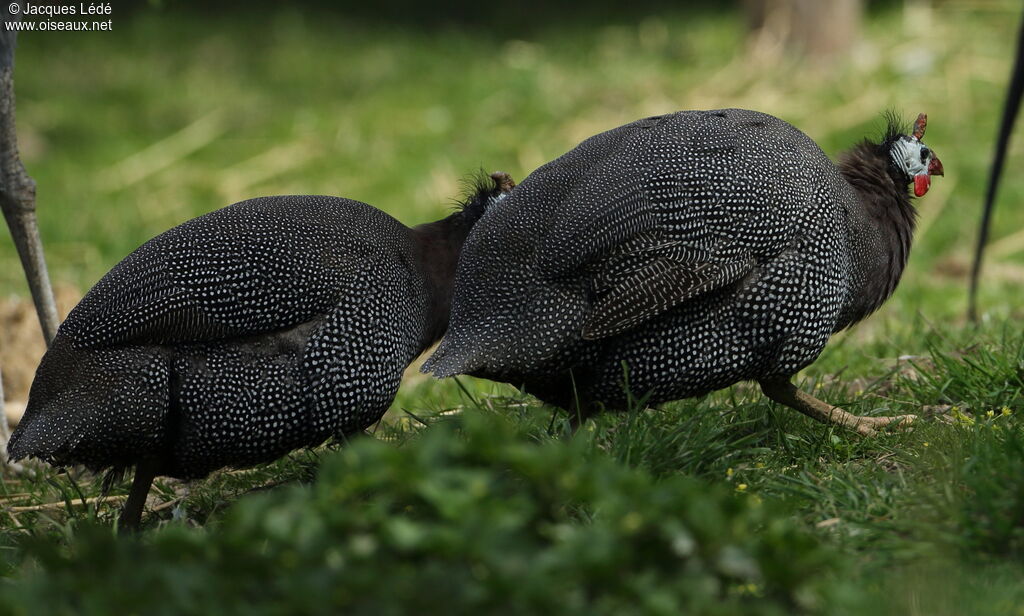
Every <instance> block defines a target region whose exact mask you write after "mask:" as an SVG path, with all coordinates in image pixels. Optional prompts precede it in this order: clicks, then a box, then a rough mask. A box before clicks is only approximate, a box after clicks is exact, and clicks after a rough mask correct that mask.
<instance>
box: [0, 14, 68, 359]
mask: <svg viewBox="0 0 1024 616" xmlns="http://www.w3.org/2000/svg"><path fill="white" fill-rule="evenodd" d="M13 47H14V33H3V34H2V40H0V209H2V210H3V213H4V218H6V219H7V226H8V227H9V228H10V230H11V236H12V237H13V238H14V245H15V246H16V247H17V248H18V255H19V256H20V257H21V264H22V267H24V269H25V276H26V277H27V278H28V284H29V289H31V291H32V300H33V301H34V302H35V305H36V312H37V313H38V315H39V323H40V325H41V326H42V328H43V337H44V338H46V344H50V341H52V340H53V337H54V336H55V335H56V333H57V324H58V321H57V305H56V303H55V302H54V300H53V288H52V287H51V286H50V276H49V274H48V273H47V271H46V261H45V259H44V258H43V244H42V241H41V240H40V239H39V228H38V227H37V226H36V212H35V209H36V183H35V182H34V181H33V180H32V178H30V177H29V176H28V173H26V171H25V166H24V165H22V164H21V159H20V158H19V157H18V136H17V132H16V130H15V123H14V50H13Z"/></svg>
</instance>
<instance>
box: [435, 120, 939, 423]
mask: <svg viewBox="0 0 1024 616" xmlns="http://www.w3.org/2000/svg"><path fill="white" fill-rule="evenodd" d="M889 145H891V140H889V141H887V143H886V146H884V147H886V148H887V147H888V146H889ZM861 147H863V148H865V152H868V150H870V152H869V157H871V165H875V167H877V168H875V167H872V168H871V169H869V170H868V171H866V172H865V173H867V174H868V175H869V176H870V180H871V181H872V182H875V183H876V184H878V186H877V188H878V190H880V191H888V192H885V198H887V199H888V198H889V197H890V196H891V197H892V199H893V204H892V207H893V209H894V211H896V210H898V212H896V213H893V214H892V216H894V217H896V216H899V217H902V218H900V229H899V233H900V234H904V233H905V234H906V237H905V238H904V237H903V235H900V236H899V238H897V239H892V238H891V237H890V235H891V233H890V230H889V229H885V228H883V225H880V224H879V223H878V222H877V220H878V217H877V216H876V214H875V212H874V211H873V210H872V211H871V212H868V211H867V210H868V209H870V208H868V207H867V206H863V207H862V206H861V205H860V204H861V203H862V195H861V192H860V191H861V188H860V187H855V185H854V184H856V181H855V180H850V181H847V179H846V178H845V177H844V173H846V172H845V171H844V172H842V173H841V172H840V168H839V167H837V166H836V164H834V163H832V162H831V161H830V160H829V159H828V157H827V156H825V154H824V153H823V152H822V151H821V149H820V148H819V147H818V146H817V145H816V144H815V143H814V142H813V141H811V139H809V138H808V137H807V136H806V135H804V134H803V133H801V132H800V131H798V130H797V129H795V128H793V127H792V126H791V125H789V124H787V123H786V122H783V121H782V120H779V119H778V118H775V117H772V116H769V115H766V114H762V113H758V112H753V111H746V110H738V109H727V110H719V111H699V112H698V111H691V112H678V113H675V114H670V115H665V116H659V117H653V118H647V119H644V120H640V121H637V122H634V123H632V124H628V125H626V126H622V127H619V128H616V129H613V130H611V131H608V132H605V133H602V134H599V135H596V136H594V137H592V138H590V139H587V140H586V141H584V142H582V143H581V144H580V145H579V146H577V147H576V148H575V149H573V150H572V151H570V152H568V153H567V154H565V155H564V156H562V157H560V158H558V159H556V160H554V161H552V162H550V163H548V164H546V165H544V166H542V167H540V168H539V169H537V170H536V171H535V172H534V173H532V174H531V175H530V176H529V177H527V178H526V179H525V180H524V181H523V182H522V183H521V184H519V186H517V187H516V189H515V190H514V191H512V193H511V194H509V196H508V197H507V198H506V199H505V200H504V201H503V202H502V203H501V204H500V205H499V206H498V207H495V208H493V209H491V210H489V211H488V212H487V213H486V214H485V216H484V217H483V218H482V219H481V221H480V223H479V224H478V225H477V226H476V227H475V228H474V230H473V231H472V233H471V234H470V236H469V238H468V239H467V241H466V244H465V246H464V248H463V252H462V256H461V258H460V263H459V267H458V271H457V274H456V282H455V292H454V298H453V304H452V317H451V324H450V327H449V331H448V333H447V334H446V335H445V338H444V340H443V341H442V343H441V346H440V347H439V348H438V350H437V351H436V352H435V353H434V355H433V356H432V357H431V358H430V359H429V360H428V361H427V363H426V364H425V365H424V371H427V372H433V373H434V374H435V375H437V376H441V377H444V376H450V375H454V374H460V373H466V374H470V375H474V376H480V377H485V378H490V379H495V380H500V381H505V382H508V383H511V384H513V385H517V386H522V385H525V388H526V390H527V391H529V392H531V393H534V394H535V395H537V396H539V397H540V398H542V399H544V400H545V401H547V402H551V403H554V404H557V405H559V406H563V407H566V408H568V407H570V406H573V405H574V403H576V402H583V403H600V404H602V405H605V406H608V407H619V408H621V407H622V406H624V405H625V403H626V402H627V399H628V397H629V396H630V395H632V396H635V397H637V398H639V397H641V396H648V398H647V399H648V400H649V401H650V402H651V403H658V402H663V401H668V400H676V399H680V398H686V397H690V396H696V395H701V394H704V393H707V392H709V391H713V390H716V389H720V388H723V387H726V386H728V385H731V384H733V383H736V382H737V381H741V380H748V379H749V380H763V379H771V378H773V377H778V376H789V375H792V374H794V373H796V372H797V371H798V370H800V369H801V368H803V367H805V366H807V365H808V364H810V363H811V362H813V361H814V360H815V359H816V358H817V357H818V355H819V354H820V353H821V351H822V349H823V348H824V346H825V343H826V341H827V340H828V339H829V336H830V335H831V334H832V333H833V332H835V331H837V330H839V329H842V328H843V327H846V326H847V325H849V324H851V323H853V322H855V321H857V320H859V319H861V318H863V317H864V316H866V314H868V313H870V311H871V310H873V309H875V308H877V305H878V304H880V303H881V301H883V300H884V299H885V297H888V294H889V293H891V292H892V288H894V287H895V281H896V280H898V278H899V271H902V266H903V264H904V263H905V252H906V250H905V249H906V248H908V247H909V233H910V232H911V231H912V228H913V213H912V208H910V205H909V199H908V197H907V194H906V193H907V184H906V182H908V181H909V178H905V177H904V176H902V175H897V176H893V177H895V178H896V179H892V178H891V177H890V174H892V173H898V172H897V171H893V170H891V169H889V168H888V167H887V165H888V162H887V156H886V155H881V156H875V155H874V151H875V148H881V147H883V146H874V145H870V144H865V145H863V146H861ZM936 160H937V159H936ZM871 165H869V167H870V166H871ZM876 180H877V181H876ZM901 192H902V196H900V195H901ZM890 193H891V194H890ZM872 203H873V202H872ZM872 207H874V206H873V205H872ZM887 207H888V206H887ZM906 208H910V212H909V213H907V212H906V211H905V210H906ZM886 215H888V214H886ZM890 242H892V243H895V244H898V246H897V252H899V250H902V253H900V254H897V255H895V256H893V254H892V251H891V250H890V247H889V243H890ZM900 247H903V248H902V249H901V248H900ZM885 268H889V269H885ZM883 269H884V271H885V274H886V275H887V276H888V275H890V270H892V271H893V275H894V278H893V281H892V283H891V285H890V286H889V287H885V288H879V289H878V290H877V292H876V290H875V289H874V288H873V285H876V282H875V280H874V279H875V278H878V276H879V272H881V271H882V270H883ZM896 270H898V271H896ZM877 284H881V285H882V286H883V287H884V286H885V284H887V283H886V282H882V283H877ZM868 287H872V289H871V290H870V293H866V289H867V288H868ZM865 295H870V296H871V297H870V299H867V300H866V299H865ZM875 296H877V297H875ZM627 373H628V374H627ZM627 378H628V384H629V390H630V391H629V392H628V393H627V391H626V389H625V387H624V385H625V381H626V379H627Z"/></svg>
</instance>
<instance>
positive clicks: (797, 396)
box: [760, 379, 917, 436]
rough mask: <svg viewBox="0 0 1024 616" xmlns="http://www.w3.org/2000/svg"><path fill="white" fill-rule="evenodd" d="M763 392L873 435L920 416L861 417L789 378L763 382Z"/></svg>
mask: <svg viewBox="0 0 1024 616" xmlns="http://www.w3.org/2000/svg"><path fill="white" fill-rule="evenodd" d="M760 385H761V391H763V392H764V395H766V396H768V397H769V398H770V399H772V400H774V401H775V402H778V403H779V404H784V405H786V406H788V407H789V408H791V409H794V410H797V411H800V412H801V413H803V414H804V415H807V416H808V417H810V418H811V419H814V420H816V421H820V422H822V423H826V424H836V425H840V426H842V427H844V428H849V429H850V430H856V431H857V432H858V433H860V434H861V435H863V436H872V435H874V434H875V433H876V432H878V431H879V430H882V429H884V428H886V427H888V426H892V427H895V428H905V427H907V426H908V425H910V423H911V422H913V421H914V420H915V419H917V416H916V415H898V416H896V417H861V416H859V415H853V414H852V413H847V412H846V411H844V410H843V409H841V408H839V407H838V406H832V405H830V404H827V403H825V402H822V401H821V400H818V399H817V398H815V397H814V396H812V395H810V394H808V393H805V392H803V391H801V390H799V389H797V387H796V386H795V385H793V384H792V383H790V382H789V379H772V380H764V381H760Z"/></svg>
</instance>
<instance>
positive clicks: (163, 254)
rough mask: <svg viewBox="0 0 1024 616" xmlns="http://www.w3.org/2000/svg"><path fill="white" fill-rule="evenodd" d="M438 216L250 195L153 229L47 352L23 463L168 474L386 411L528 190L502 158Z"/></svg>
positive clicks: (146, 477)
mask: <svg viewBox="0 0 1024 616" xmlns="http://www.w3.org/2000/svg"><path fill="white" fill-rule="evenodd" d="M491 177H492V179H493V185H492V182H491V180H483V181H482V182H480V183H479V186H478V187H477V191H476V193H475V194H474V195H473V196H472V197H471V198H469V199H468V200H467V201H466V202H465V203H464V204H463V205H462V207H461V208H460V209H459V210H458V211H456V212H455V213H453V214H452V215H450V216H448V217H447V218H445V219H443V220H440V221H438V222H434V223H429V224H424V225H420V226H418V227H415V228H412V229H410V228H408V227H406V226H404V225H403V224H401V223H400V222H398V221H397V220H395V219H394V218H392V217H391V216H388V215H387V214H385V213H384V212H381V211H380V210H377V209H376V208H373V207H371V206H369V205H367V204H365V203H360V202H358V201H352V200H350V199H343V198H339V197H323V196H284V197H264V198H259V199H252V200H250V201H243V202H241V203H236V204H234V205H231V206H228V207H226V208H224V209H221V210H218V211H216V212H213V213H210V214H207V215H205V216H201V217H199V218H196V219H193V220H191V221H189V222H186V223H184V224H182V225H180V226H178V227H175V228H173V229H171V230H170V231H167V232H165V233H163V234H161V235H159V236H157V237H156V238H154V239H152V240H150V241H149V242H147V243H146V244H144V245H143V246H142V247H140V248H139V249H137V250H136V251H135V252H133V253H132V254H130V255H128V257H126V258H125V259H124V260H123V261H121V262H120V263H119V264H118V265H117V266H115V267H114V269H113V270H111V271H110V272H109V273H108V274H107V275H106V276H104V277H103V278H102V279H101V280H100V281H99V282H98V283H97V284H96V286H95V287H93V289H92V290H91V291H89V293H88V294H86V296H85V297H84V298H83V299H82V301H81V303H79V304H78V306H77V307H76V308H75V309H74V310H72V311H71V313H70V314H69V315H68V318H67V320H66V321H65V322H64V323H63V324H62V325H61V327H60V329H59V331H58V333H57V336H56V339H55V340H54V342H53V345H52V346H51V348H50V350H49V351H48V352H47V353H46V355H45V356H44V357H43V360H42V362H41V363H40V365H39V368H38V371H37V372H36V377H35V381H34V382H33V384H32V389H31V391H30V394H29V402H28V408H27V410H26V412H25V415H24V418H23V419H22V421H21V423H20V424H19V425H18V428H17V430H16V431H15V432H14V434H13V435H12V437H11V440H10V443H9V448H8V451H9V454H10V457H11V458H12V459H14V460H18V459H21V458H24V457H26V456H35V457H37V458H41V459H43V460H45V461H47V462H50V463H52V464H55V465H60V466H64V465H71V464H83V465H85V466H87V467H89V468H92V469H96V470H99V469H112V470H111V473H112V475H111V476H117V475H119V474H120V473H123V472H124V471H125V470H126V469H128V468H129V467H131V466H135V467H136V470H135V479H134V483H133V485H132V490H131V494H130V495H129V499H128V501H127V503H126V504H125V508H124V510H123V512H122V515H121V524H122V526H123V527H128V528H131V527H136V526H137V525H138V523H139V521H140V517H141V513H142V507H143V504H144V502H145V498H146V495H147V493H148V491H149V487H150V484H151V482H152V480H153V478H154V477H155V476H156V475H167V476H171V477H177V478H182V479H190V478H199V477H203V476H205V475H207V474H209V473H210V472H211V471H213V470H216V469H218V468H222V467H225V466H233V467H241V466H251V465H254V464H258V463H261V462H266V461H270V460H273V459H275V458H277V457H280V456H282V455H284V454H285V453H287V452H289V451H291V450H294V449H297V448H300V447H306V446H314V445H317V444H319V443H321V442H323V441H324V440H326V439H327V438H329V437H332V436H344V435H350V434H353V433H356V432H359V431H362V430H363V429H365V428H366V427H368V426H370V425H372V424H373V423H375V422H376V421H377V420H379V419H380V417H381V416H382V415H383V413H384V412H385V411H386V410H387V408H388V406H389V405H390V403H391V401H392V400H393V399H394V396H395V393H396V391H397V389H398V386H399V382H400V380H401V378H402V372H403V371H404V369H405V368H406V367H407V366H408V365H409V363H410V362H412V360H413V359H414V358H415V357H416V356H417V355H419V354H420V353H421V352H423V351H424V350H425V349H426V348H428V347H429V346H431V345H432V344H434V343H435V342H436V341H437V340H438V339H440V338H441V336H442V335H443V334H444V331H445V329H446V328H447V325H448V312H449V306H450V300H451V288H452V282H453V278H454V272H455V265H456V263H457V260H458V254H459V251H460V249H461V246H462V243H463V241H464V240H465V238H466V236H467V234H468V233H469V231H470V229H471V228H472V227H473V225H474V223H476V221H477V220H478V219H479V218H480V216H481V215H482V214H483V213H484V212H485V211H486V209H487V208H489V207H491V206H492V204H493V203H494V202H496V201H498V200H500V199H501V198H502V197H503V196H504V195H505V194H506V193H507V191H508V190H509V189H510V188H511V186H512V185H513V184H512V181H511V178H510V177H509V176H508V175H506V174H500V173H496V174H494V175H492V176H491Z"/></svg>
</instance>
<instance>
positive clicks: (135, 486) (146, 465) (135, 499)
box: [117, 460, 157, 533]
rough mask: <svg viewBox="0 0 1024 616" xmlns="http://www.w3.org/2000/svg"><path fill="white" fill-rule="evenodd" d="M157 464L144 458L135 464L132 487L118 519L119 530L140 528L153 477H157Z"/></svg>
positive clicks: (132, 530)
mask: <svg viewBox="0 0 1024 616" xmlns="http://www.w3.org/2000/svg"><path fill="white" fill-rule="evenodd" d="M156 466H157V465H156V462H155V461H153V460H144V461H141V462H139V463H138V464H136V465H135V478H134V479H133V480H132V489H131V492H129V493H128V500H127V501H125V503H124V508H123V509H122V510H121V517H120V518H118V521H117V529H118V532H120V533H133V532H136V531H138V530H139V524H141V523H142V508H143V506H144V505H145V504H146V497H148V496H149V488H150V486H151V485H153V479H154V478H156Z"/></svg>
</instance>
